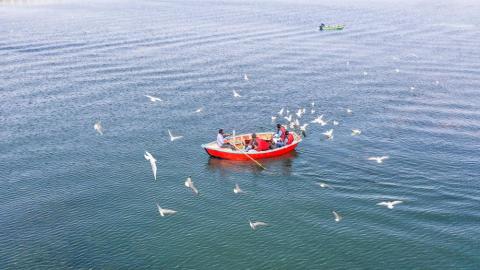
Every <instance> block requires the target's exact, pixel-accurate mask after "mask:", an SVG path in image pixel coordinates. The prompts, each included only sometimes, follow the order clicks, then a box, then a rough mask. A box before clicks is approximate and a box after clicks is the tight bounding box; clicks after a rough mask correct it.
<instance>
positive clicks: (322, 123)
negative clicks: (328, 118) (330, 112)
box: [311, 114, 327, 127]
mask: <svg viewBox="0 0 480 270" xmlns="http://www.w3.org/2000/svg"><path fill="white" fill-rule="evenodd" d="M311 123H317V124H320V125H321V126H322V127H323V126H325V125H326V124H327V122H325V121H324V120H323V114H322V115H320V116H319V117H317V118H315V119H314V120H313V121H312V122H311Z"/></svg>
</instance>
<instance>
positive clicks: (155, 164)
mask: <svg viewBox="0 0 480 270" xmlns="http://www.w3.org/2000/svg"><path fill="white" fill-rule="evenodd" d="M155 161H156V160H155V159H153V160H150V165H151V166H152V172H153V178H155V180H157V163H155Z"/></svg>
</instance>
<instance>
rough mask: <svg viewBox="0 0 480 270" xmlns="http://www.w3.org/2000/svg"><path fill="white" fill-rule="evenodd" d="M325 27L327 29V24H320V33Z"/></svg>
mask: <svg viewBox="0 0 480 270" xmlns="http://www.w3.org/2000/svg"><path fill="white" fill-rule="evenodd" d="M324 27H325V24H324V23H322V24H320V26H319V27H318V30H319V31H323V28H324Z"/></svg>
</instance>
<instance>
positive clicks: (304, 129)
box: [300, 123, 308, 131]
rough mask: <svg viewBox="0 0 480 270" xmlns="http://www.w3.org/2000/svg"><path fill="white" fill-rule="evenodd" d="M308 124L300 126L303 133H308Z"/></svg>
mask: <svg viewBox="0 0 480 270" xmlns="http://www.w3.org/2000/svg"><path fill="white" fill-rule="evenodd" d="M307 127H308V123H307V124H303V125H301V126H300V130H301V131H307Z"/></svg>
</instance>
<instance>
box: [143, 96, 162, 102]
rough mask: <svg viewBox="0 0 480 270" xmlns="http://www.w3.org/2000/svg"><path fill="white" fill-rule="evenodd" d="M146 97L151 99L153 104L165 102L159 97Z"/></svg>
mask: <svg viewBox="0 0 480 270" xmlns="http://www.w3.org/2000/svg"><path fill="white" fill-rule="evenodd" d="M145 97H147V98H149V99H150V101H151V102H157V101H163V100H162V99H161V98H159V97H154V96H150V95H145Z"/></svg>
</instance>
